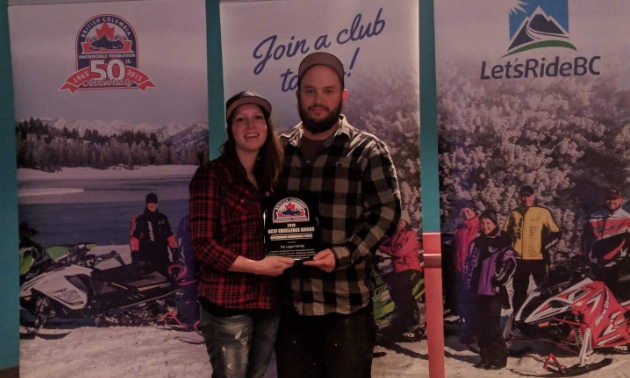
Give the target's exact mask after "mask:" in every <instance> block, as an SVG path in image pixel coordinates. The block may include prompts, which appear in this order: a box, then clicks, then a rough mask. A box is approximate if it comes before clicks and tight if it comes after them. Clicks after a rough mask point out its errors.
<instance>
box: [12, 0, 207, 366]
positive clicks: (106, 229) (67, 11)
mask: <svg viewBox="0 0 630 378" xmlns="http://www.w3.org/2000/svg"><path fill="white" fill-rule="evenodd" d="M182 20H185V22H183V21H182ZM9 21H10V32H11V48H12V59H13V75H14V76H13V77H14V83H15V114H16V117H15V119H16V125H15V135H16V143H17V161H18V168H19V169H18V186H19V190H18V195H19V217H20V251H19V253H20V284H21V289H20V305H21V313H20V315H21V336H22V340H21V343H20V372H21V376H22V377H62V376H75V377H99V376H100V377H104V376H107V377H114V376H115V377H119V378H122V377H173V376H194V377H202V376H208V374H209V373H208V372H209V371H210V367H209V363H208V357H207V354H206V350H205V346H204V345H203V343H202V340H201V338H200V337H198V336H196V333H195V332H191V331H192V326H193V324H194V322H195V321H196V318H197V317H198V311H197V309H196V302H197V301H196V288H195V285H194V282H191V281H194V279H195V276H194V273H192V272H194V269H192V268H193V266H192V265H193V264H192V252H191V250H190V242H189V237H188V232H189V231H188V228H187V227H188V218H187V215H188V209H189V203H188V202H189V195H188V184H189V182H190V179H191V177H192V174H193V173H194V172H195V169H196V168H197V165H198V164H199V162H200V161H203V160H204V159H207V152H206V151H207V145H208V125H207V122H208V121H207V119H208V113H207V112H208V105H207V72H206V71H207V69H206V27H205V4H204V1H202V0H185V1H182V0H172V1H142V2H128V1H125V2H106V3H90V4H85V3H84V4H59V5H28V6H11V7H10V8H9ZM150 193H153V195H150ZM156 206H157V211H156V212H153V211H152V209H153V208H154V207H156ZM132 250H133V252H132ZM15 252H16V253H17V251H15ZM172 265H173V267H171V266H172ZM184 267H188V268H189V270H188V273H184V271H183V268H184Z"/></svg>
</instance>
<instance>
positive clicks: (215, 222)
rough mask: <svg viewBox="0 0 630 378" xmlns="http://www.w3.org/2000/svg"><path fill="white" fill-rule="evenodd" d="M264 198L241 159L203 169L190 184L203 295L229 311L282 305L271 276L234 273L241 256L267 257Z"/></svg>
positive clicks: (194, 242) (219, 161)
mask: <svg viewBox="0 0 630 378" xmlns="http://www.w3.org/2000/svg"><path fill="white" fill-rule="evenodd" d="M261 199H262V196H261V195H260V194H259V193H258V191H257V190H256V188H254V186H253V185H252V184H251V183H250V182H249V181H248V180H247V177H246V174H245V169H244V168H243V166H242V165H241V164H240V162H239V161H238V159H237V158H230V157H226V156H222V157H220V158H218V159H215V160H213V161H211V162H210V164H208V166H207V167H201V168H199V169H198V170H197V172H196V173H195V176H194V177H193V179H192V181H191V183H190V226H191V234H192V235H191V236H192V246H193V254H194V256H195V259H197V260H198V261H199V265H200V269H201V276H200V280H199V285H198V290H199V295H200V296H202V297H204V298H207V299H208V300H210V301H211V302H213V303H214V304H217V305H219V306H221V307H224V308H229V309H269V308H271V307H272V303H273V302H274V301H275V300H277V293H276V287H275V284H274V282H273V279H272V278H271V277H267V276H259V275H254V274H249V273H239V272H230V271H228V269H229V268H230V266H231V265H232V264H233V263H234V260H236V258H237V257H238V256H243V257H246V258H248V259H251V260H262V259H263V258H264V254H265V253H264V246H263V235H264V234H263V219H262V206H261Z"/></svg>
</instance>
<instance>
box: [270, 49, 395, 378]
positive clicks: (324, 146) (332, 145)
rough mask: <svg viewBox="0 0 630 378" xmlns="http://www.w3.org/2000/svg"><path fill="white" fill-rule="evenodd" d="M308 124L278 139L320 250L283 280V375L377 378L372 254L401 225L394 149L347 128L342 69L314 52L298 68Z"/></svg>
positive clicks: (285, 173)
mask: <svg viewBox="0 0 630 378" xmlns="http://www.w3.org/2000/svg"><path fill="white" fill-rule="evenodd" d="M296 95H297V100H298V111H299V114H300V118H301V120H302V122H301V123H299V124H298V125H297V126H296V127H294V128H293V129H292V130H291V131H290V132H288V133H286V134H284V135H282V136H281V140H282V143H283V145H284V147H285V161H284V167H283V170H282V172H281V173H280V177H279V181H278V191H279V192H285V193H287V194H292V193H293V194H304V195H316V196H317V197H318V199H319V227H320V231H321V240H320V242H321V246H322V248H323V250H322V251H320V252H319V253H317V254H316V255H315V256H314V257H313V260H312V261H307V262H305V263H304V264H303V266H297V267H294V268H293V269H289V270H288V271H287V273H285V277H284V278H285V285H284V290H285V294H284V297H285V301H286V302H287V305H286V306H285V308H284V309H283V317H282V320H281V322H280V331H279V335H278V340H277V343H276V353H277V361H278V377H279V378H291V377H326V378H335V377H340V378H341V377H343V378H346V377H354V378H362V377H370V376H371V365H372V352H373V348H374V338H375V333H376V332H375V331H376V326H375V324H374V317H373V313H372V312H373V311H372V303H371V294H372V290H373V288H374V281H373V275H372V265H371V264H372V262H371V258H372V254H373V253H374V252H375V251H376V249H377V248H378V247H379V245H380V244H382V243H383V242H384V241H385V240H387V239H388V238H389V237H391V236H392V235H393V234H394V232H395V230H396V227H397V225H398V221H399V218H400V210H401V209H400V193H399V190H398V180H397V177H396V171H395V169H394V164H393V162H392V159H391V156H390V154H389V151H388V149H387V146H386V145H385V144H384V143H383V142H382V141H380V140H379V139H377V138H376V137H375V136H373V135H371V134H368V133H365V132H362V131H360V130H358V129H356V128H354V127H353V126H351V125H350V124H349V123H348V120H347V119H346V118H345V117H344V116H343V115H342V114H341V108H342V105H343V103H344V101H345V100H346V99H347V97H348V91H347V90H346V89H344V70H343V65H342V63H341V62H340V61H339V59H337V58H336V57H335V56H334V55H331V54H328V53H323V52H317V53H314V54H311V55H309V56H307V57H306V58H304V60H302V63H301V64H300V67H299V70H298V90H297V92H296Z"/></svg>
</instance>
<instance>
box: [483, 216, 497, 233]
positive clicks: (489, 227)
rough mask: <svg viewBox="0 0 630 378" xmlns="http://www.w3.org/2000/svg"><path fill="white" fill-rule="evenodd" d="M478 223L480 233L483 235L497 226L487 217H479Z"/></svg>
mask: <svg viewBox="0 0 630 378" xmlns="http://www.w3.org/2000/svg"><path fill="white" fill-rule="evenodd" d="M480 225H481V233H482V234H484V235H490V234H491V233H492V231H494V230H495V229H496V228H497V225H496V224H494V222H492V221H491V220H490V219H488V218H481V224H480Z"/></svg>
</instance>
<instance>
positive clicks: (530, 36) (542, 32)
mask: <svg viewBox="0 0 630 378" xmlns="http://www.w3.org/2000/svg"><path fill="white" fill-rule="evenodd" d="M543 47H565V48H568V49H571V50H575V51H577V49H576V48H575V46H573V44H572V43H571V42H570V41H569V4H568V0H554V1H550V0H529V1H517V2H516V5H514V7H513V8H512V9H511V10H510V47H509V48H508V53H507V54H505V55H504V56H509V55H513V54H518V53H520V52H523V51H528V50H533V49H538V48H543Z"/></svg>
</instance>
